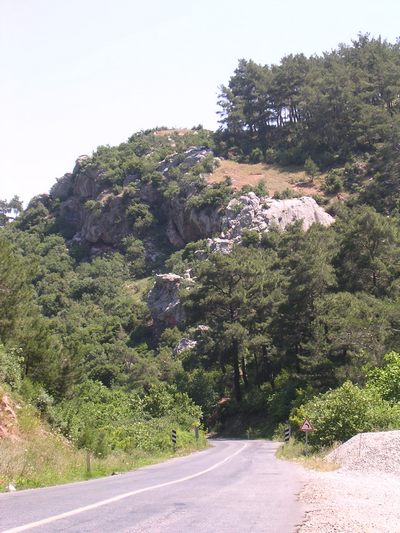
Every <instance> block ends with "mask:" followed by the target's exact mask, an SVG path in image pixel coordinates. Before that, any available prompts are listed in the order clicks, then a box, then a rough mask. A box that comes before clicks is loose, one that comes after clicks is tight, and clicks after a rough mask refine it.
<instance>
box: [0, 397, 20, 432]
mask: <svg viewBox="0 0 400 533" xmlns="http://www.w3.org/2000/svg"><path fill="white" fill-rule="evenodd" d="M17 434H18V424H17V415H16V413H15V405H14V404H13V403H12V401H11V400H10V398H9V396H8V395H7V394H3V395H2V398H1V400H0V439H2V438H3V439H4V438H8V439H16V438H17Z"/></svg>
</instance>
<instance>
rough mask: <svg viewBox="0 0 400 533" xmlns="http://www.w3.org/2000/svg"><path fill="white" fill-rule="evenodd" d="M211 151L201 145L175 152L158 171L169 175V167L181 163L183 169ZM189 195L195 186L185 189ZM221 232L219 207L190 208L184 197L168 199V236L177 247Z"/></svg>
mask: <svg viewBox="0 0 400 533" xmlns="http://www.w3.org/2000/svg"><path fill="white" fill-rule="evenodd" d="M212 155H213V152H212V150H210V149H209V148H205V147H204V146H192V147H191V148H189V149H188V150H186V152H184V153H183V154H176V155H174V156H171V157H169V158H167V159H165V160H164V161H163V162H162V163H161V164H160V167H159V170H160V171H161V172H162V173H163V174H164V176H166V177H168V176H169V173H170V170H171V169H173V168H175V167H177V166H178V165H183V166H184V167H185V168H186V169H188V170H189V169H190V168H192V167H193V166H194V165H196V164H197V163H199V162H200V161H202V160H203V159H204V158H205V157H208V156H212ZM186 192H187V194H188V195H190V194H191V193H195V192H196V191H195V189H194V188H192V190H190V186H188V190H187V191H186ZM219 231H221V214H220V209H218V208H211V207H206V208H203V209H196V208H190V207H188V206H187V199H186V198H181V197H174V198H172V199H171V200H170V202H169V209H168V225H167V237H168V239H169V241H170V243H171V244H172V245H173V246H175V247H176V248H182V247H183V246H185V244H187V243H188V242H191V241H198V240H200V239H204V238H206V237H211V236H212V235H214V234H215V233H218V232H219Z"/></svg>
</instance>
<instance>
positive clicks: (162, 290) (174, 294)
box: [147, 273, 188, 333]
mask: <svg viewBox="0 0 400 533" xmlns="http://www.w3.org/2000/svg"><path fill="white" fill-rule="evenodd" d="M185 281H186V283H188V280H185ZM183 282H184V278H182V277H181V276H178V275H177V274H171V273H169V274H157V275H156V281H155V284H154V287H153V288H152V289H151V291H150V292H149V295H148V298H147V302H148V305H149V309H150V314H151V316H152V319H153V324H154V327H155V330H156V332H158V333H159V332H161V331H162V330H163V329H165V328H168V327H174V326H178V325H180V324H183V323H184V322H185V318H186V317H185V312H184V309H183V307H182V304H181V300H180V297H179V290H180V288H181V286H182V283H183Z"/></svg>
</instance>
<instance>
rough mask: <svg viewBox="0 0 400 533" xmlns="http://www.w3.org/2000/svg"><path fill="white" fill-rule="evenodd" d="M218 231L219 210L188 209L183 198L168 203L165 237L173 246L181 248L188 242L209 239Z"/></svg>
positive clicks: (219, 221)
mask: <svg viewBox="0 0 400 533" xmlns="http://www.w3.org/2000/svg"><path fill="white" fill-rule="evenodd" d="M220 231H221V213H220V209H219V208H210V207H206V208H204V209H195V208H188V207H187V205H186V200H185V199H184V198H173V199H172V200H171V201H170V209H169V220H168V226H167V237H168V239H169V241H170V243H171V244H172V245H173V246H175V247H177V248H182V247H183V246H185V244H187V243H188V242H191V241H198V240H200V239H204V238H206V237H211V236H212V235H214V234H215V233H218V232H220Z"/></svg>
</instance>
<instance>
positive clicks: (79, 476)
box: [0, 387, 207, 492]
mask: <svg viewBox="0 0 400 533" xmlns="http://www.w3.org/2000/svg"><path fill="white" fill-rule="evenodd" d="M2 395H3V389H2V388H1V387H0V399H1V398H2ZM14 399H15V395H14ZM11 406H12V408H13V409H15V411H16V413H17V422H15V423H14V426H13V427H12V428H11V427H10V434H9V436H8V437H7V438H0V492H4V491H5V490H6V489H7V486H8V485H9V484H12V485H14V486H15V487H16V488H17V489H27V488H35V487H45V486H50V485H58V484H62V483H69V482H73V481H82V480H85V479H89V478H96V477H101V476H108V475H111V474H112V473H120V472H126V471H129V470H134V469H137V468H140V467H143V466H146V465H150V464H154V463H158V462H161V461H165V460H166V459H169V458H172V457H176V456H180V455H186V454H188V453H191V452H193V451H195V450H197V449H201V448H205V447H206V446H207V443H206V440H205V437H204V435H203V434H202V433H200V439H199V442H198V443H196V442H195V441H194V435H193V437H192V440H191V439H189V438H186V439H185V440H183V441H182V446H181V447H179V448H178V449H177V450H176V452H175V453H174V452H173V450H172V447H171V448H170V449H169V450H165V449H164V450H160V451H155V452H150V451H144V450H141V449H134V450H132V451H130V452H129V453H128V452H124V451H114V452H111V453H110V454H108V455H107V456H106V457H98V456H95V455H94V454H92V453H91V454H90V455H89V458H90V472H88V468H87V459H88V454H87V451H86V450H83V449H77V448H76V447H75V446H74V445H73V444H72V443H71V442H69V441H68V440H67V439H66V438H65V437H64V436H62V435H61V434H59V433H57V432H55V431H53V430H51V429H50V428H49V426H48V425H47V424H46V423H45V422H43V421H41V419H40V416H39V413H38V411H37V410H36V409H35V408H34V407H32V406H31V405H29V404H26V403H24V402H23V401H22V399H21V398H19V397H18V405H17V404H16V403H15V401H12V402H11ZM2 422H3V423H4V413H2V412H1V411H0V425H1V423H2ZM181 438H183V436H182V437H181Z"/></svg>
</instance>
